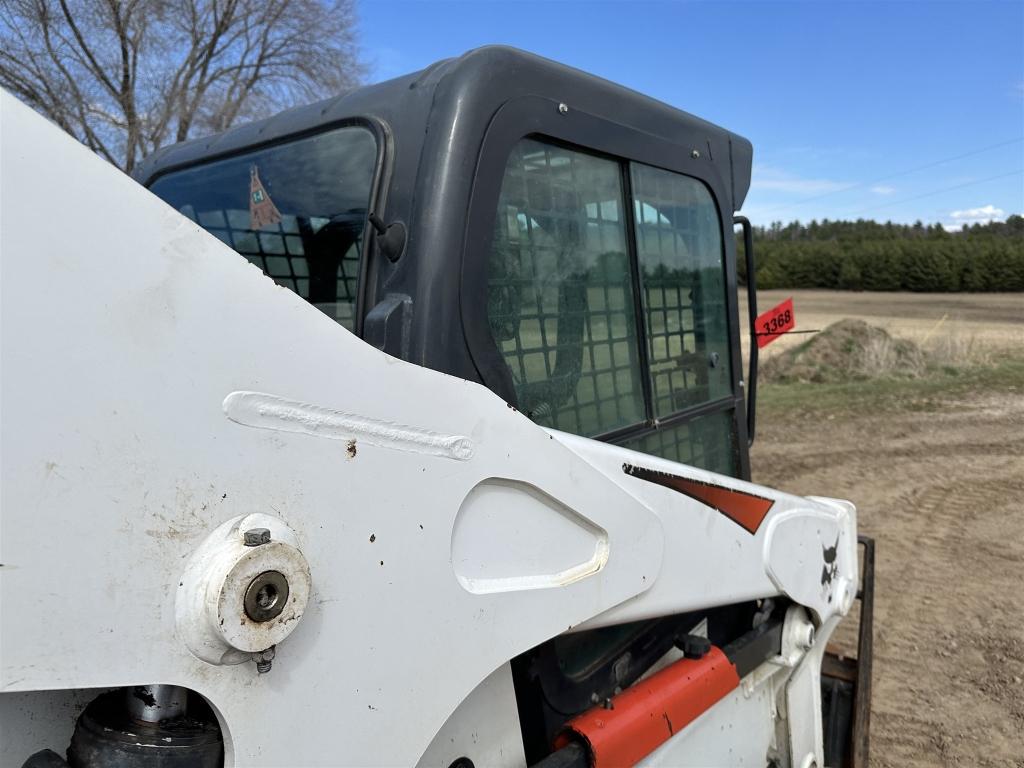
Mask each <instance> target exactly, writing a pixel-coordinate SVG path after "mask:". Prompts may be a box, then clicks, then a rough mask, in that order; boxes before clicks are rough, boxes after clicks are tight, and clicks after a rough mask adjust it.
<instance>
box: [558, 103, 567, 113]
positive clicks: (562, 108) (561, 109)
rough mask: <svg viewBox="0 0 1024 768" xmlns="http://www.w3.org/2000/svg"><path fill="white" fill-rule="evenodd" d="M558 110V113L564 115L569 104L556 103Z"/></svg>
mask: <svg viewBox="0 0 1024 768" xmlns="http://www.w3.org/2000/svg"><path fill="white" fill-rule="evenodd" d="M558 111H559V113H561V114H563V115H564V114H565V113H566V112H568V111H569V105H568V104H566V103H565V102H563V103H561V104H559V105H558Z"/></svg>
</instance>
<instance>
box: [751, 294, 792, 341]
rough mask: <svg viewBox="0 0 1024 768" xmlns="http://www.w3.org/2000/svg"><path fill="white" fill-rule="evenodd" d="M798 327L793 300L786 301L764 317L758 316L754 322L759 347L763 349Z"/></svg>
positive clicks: (770, 310)
mask: <svg viewBox="0 0 1024 768" xmlns="http://www.w3.org/2000/svg"><path fill="white" fill-rule="evenodd" d="M794 326H796V315H794V314H793V299H792V298H789V299H786V300H785V301H784V302H782V303H781V304H779V306H777V307H775V309H769V310H768V311H767V312H765V313H764V314H763V315H758V318H757V320H755V321H754V327H755V328H756V329H757V331H756V332H757V346H758V347H763V346H764V345H766V344H770V343H771V342H773V341H775V340H776V339H777V338H779V336H781V335H782V334H784V333H786V332H787V331H791V330H793V328H794Z"/></svg>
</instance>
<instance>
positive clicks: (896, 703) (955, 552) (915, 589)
mask: <svg viewBox="0 0 1024 768" xmlns="http://www.w3.org/2000/svg"><path fill="white" fill-rule="evenodd" d="M752 464H753V467H754V480H755V481H756V482H760V483H765V484H767V485H772V486H775V487H778V488H781V489H784V490H787V491H791V492H795V493H800V494H822V495H833V496H841V497H844V498H848V499H850V500H852V501H854V502H855V503H856V504H857V506H858V509H859V519H860V526H861V530H862V531H863V532H864V533H867V534H868V535H871V536H874V537H875V539H876V541H877V546H878V552H877V557H878V564H877V587H876V588H877V602H876V608H875V611H876V613H875V674H874V686H875V688H874V698H873V708H872V712H873V714H872V722H871V765H872V766H873V767H878V768H882V767H884V768H919V767H920V768H923V767H924V766H929V767H930V766H1009V767H1011V768H1024V382H1021V385H1020V386H1019V387H1017V390H1016V392H1014V391H1010V392H1001V393H1000V394H998V395H993V394H980V395H977V396H975V397H974V398H972V399H966V400H965V399H962V398H961V399H959V400H955V401H950V402H946V403H943V404H942V406H941V407H939V408H938V409H934V410H916V411H915V410H905V411H897V412H895V413H893V412H888V413H885V414H872V413H866V414H861V413H855V412H851V413H840V414H836V415H832V416H829V417H825V418H824V419H823V420H822V419H821V418H820V417H815V418H813V419H810V418H808V419H803V420H801V419H794V418H793V414H792V413H790V414H789V415H787V416H785V417H783V416H782V415H781V414H773V413H772V412H771V411H770V410H768V411H763V412H762V414H761V419H760V426H759V435H758V441H757V443H756V444H755V446H754V451H753V457H752ZM843 629H844V630H848V628H846V627H844V628H843Z"/></svg>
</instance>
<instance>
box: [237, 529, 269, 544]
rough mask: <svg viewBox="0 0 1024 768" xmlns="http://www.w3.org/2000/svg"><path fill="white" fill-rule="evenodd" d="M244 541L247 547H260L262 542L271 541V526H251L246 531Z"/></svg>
mask: <svg viewBox="0 0 1024 768" xmlns="http://www.w3.org/2000/svg"><path fill="white" fill-rule="evenodd" d="M243 542H244V543H245V546H247V547H258V546H260V545H261V544H269V543H270V529H269V528H250V529H249V530H248V531H246V532H245V535H244V537H243Z"/></svg>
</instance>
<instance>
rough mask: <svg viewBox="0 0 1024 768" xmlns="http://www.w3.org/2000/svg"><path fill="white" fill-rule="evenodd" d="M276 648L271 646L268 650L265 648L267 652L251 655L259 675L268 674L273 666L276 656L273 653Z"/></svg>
mask: <svg viewBox="0 0 1024 768" xmlns="http://www.w3.org/2000/svg"><path fill="white" fill-rule="evenodd" d="M276 647H277V646H273V645H272V646H270V647H269V648H267V650H265V651H260V652H259V653H254V654H253V655H252V660H253V661H255V662H256V671H257V672H259V673H260V674H261V675H265V674H267V672H269V671H270V668H271V667H272V666H273V664H274V656H276V655H277V653H276V651H275V648H276Z"/></svg>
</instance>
